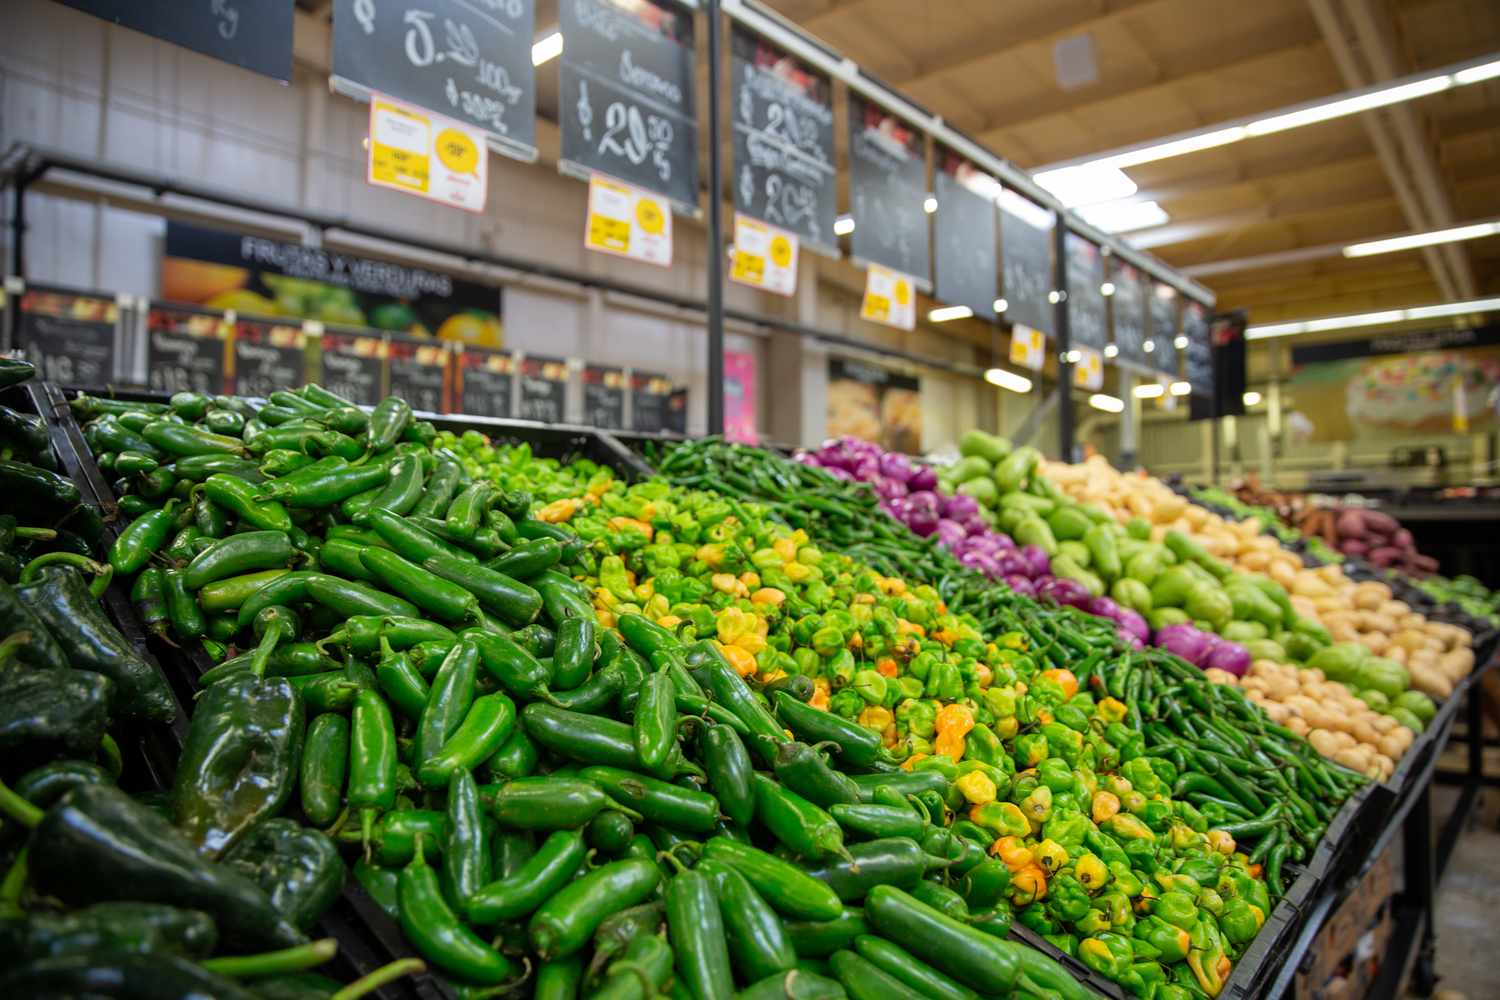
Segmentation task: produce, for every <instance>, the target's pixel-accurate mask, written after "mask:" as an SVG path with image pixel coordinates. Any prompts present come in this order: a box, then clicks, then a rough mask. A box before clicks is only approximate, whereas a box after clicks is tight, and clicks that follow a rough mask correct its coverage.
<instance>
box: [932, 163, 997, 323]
mask: <svg viewBox="0 0 1500 1000" xmlns="http://www.w3.org/2000/svg"><path fill="white" fill-rule="evenodd" d="M937 154H938V168H937V172H936V174H935V177H934V181H935V183H934V191H935V192H936V197H937V214H936V215H934V216H933V243H934V246H933V258H934V260H935V262H936V270H937V284H936V289H935V292H934V294H935V295H936V296H937V298H938V299H939V300H941V301H943V302H948V303H951V304H953V305H959V306H968V307H969V308H970V309H972V310H974V315H976V316H981V317H983V318H985V319H994V318H995V299H997V298H998V297H999V295H1000V275H999V270H998V261H997V260H996V254H995V240H996V237H997V235H998V228H999V224H998V221H997V219H996V217H995V198H996V197H998V195H999V193H1000V182H999V181H997V180H995V179H994V178H993V177H991V176H990V175H989V174H986V173H983V172H982V171H979V170H976V169H975V168H974V165H973V164H971V163H970V162H969V161H967V160H965V159H964V158H963V157H961V156H958V155H957V154H955V153H951V152H948V151H947V150H945V149H942V148H941V147H939V148H938V150H937Z"/></svg>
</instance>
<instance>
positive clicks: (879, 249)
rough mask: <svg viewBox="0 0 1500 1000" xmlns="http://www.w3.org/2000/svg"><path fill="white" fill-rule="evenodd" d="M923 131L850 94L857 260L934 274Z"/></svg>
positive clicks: (923, 277)
mask: <svg viewBox="0 0 1500 1000" xmlns="http://www.w3.org/2000/svg"><path fill="white" fill-rule="evenodd" d="M926 200H927V153H926V143H925V136H924V133H922V132H921V131H920V130H919V129H918V128H917V127H916V126H914V125H912V124H910V123H909V122H906V121H903V120H902V119H900V118H897V117H896V116H894V115H892V114H890V113H888V112H887V111H886V110H885V109H884V108H882V107H881V106H880V105H878V104H876V103H874V102H873V101H868V100H866V99H865V98H864V97H862V96H860V95H859V94H856V93H854V92H852V91H851V92H850V94H849V202H850V214H851V215H852V216H853V217H854V236H853V238H852V239H851V241H850V247H851V249H852V251H853V254H854V257H855V259H856V260H858V261H860V262H861V263H866V264H881V265H883V266H885V267H888V268H890V269H891V270H893V271H900V272H901V273H902V274H909V275H911V276H912V277H913V278H915V279H917V280H918V281H920V282H921V283H922V284H923V285H924V286H925V285H927V284H928V283H929V282H930V281H931V278H932V266H931V261H930V259H929V253H930V251H929V243H930V236H929V233H928V228H927V212H926V210H924V209H923V207H922V206H923V203H924V202H926Z"/></svg>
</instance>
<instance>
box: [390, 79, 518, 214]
mask: <svg viewBox="0 0 1500 1000" xmlns="http://www.w3.org/2000/svg"><path fill="white" fill-rule="evenodd" d="M368 179H369V181H370V183H371V184H374V185H375V186H376V187H388V188H395V189H396V190H397V191H404V192H406V193H407V194H414V195H417V196H419V197H422V198H428V199H430V200H432V201H439V202H442V203H443V204H445V205H452V206H454V207H455V208H462V209H464V210H466V211H469V212H483V211H484V200H485V195H486V192H487V188H488V186H489V156H488V151H487V150H486V149H485V145H484V135H483V133H481V132H480V131H479V130H478V129H475V128H472V127H470V126H468V125H464V124H463V123H462V122H457V121H453V120H452V119H449V118H443V117H441V116H439V115H435V114H432V113H431V112H429V111H424V110H423V109H421V108H417V107H413V106H412V105H409V104H403V103H401V102H400V101H397V100H395V99H394V98H390V97H385V96H382V95H380V94H377V95H375V97H374V98H373V99H372V100H371V101H370V160H369V173H368Z"/></svg>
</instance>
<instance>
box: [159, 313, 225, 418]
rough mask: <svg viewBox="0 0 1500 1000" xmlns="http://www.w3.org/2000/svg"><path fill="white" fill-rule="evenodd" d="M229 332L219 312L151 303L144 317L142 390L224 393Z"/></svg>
mask: <svg viewBox="0 0 1500 1000" xmlns="http://www.w3.org/2000/svg"><path fill="white" fill-rule="evenodd" d="M232 330H233V325H232V324H231V323H230V322H229V320H228V319H227V318H226V317H225V315H224V314H223V313H221V312H210V311H205V310H201V309H190V308H186V307H184V306H173V305H166V304H163V303H160V302H154V303H152V304H151V308H150V309H149V310H148V311H147V313H146V388H148V389H150V390H151V391H152V392H165V393H174V392H197V393H202V394H204V395H208V396H212V395H217V394H218V393H221V392H225V391H227V386H226V384H225V382H226V376H225V370H226V368H227V367H228V363H227V361H226V358H225V356H226V354H227V353H228V350H229V339H230V335H231V332H232Z"/></svg>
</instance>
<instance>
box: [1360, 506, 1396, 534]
mask: <svg viewBox="0 0 1500 1000" xmlns="http://www.w3.org/2000/svg"><path fill="white" fill-rule="evenodd" d="M1360 513H1361V514H1363V515H1364V523H1365V531H1367V532H1369V533H1371V534H1375V535H1386V536H1389V535H1394V534H1395V533H1396V532H1398V531H1400V530H1401V525H1400V524H1399V523H1398V522H1397V521H1396V519H1395V518H1394V517H1391V515H1389V514H1385V513H1382V512H1381V511H1378V510H1365V511H1360Z"/></svg>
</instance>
